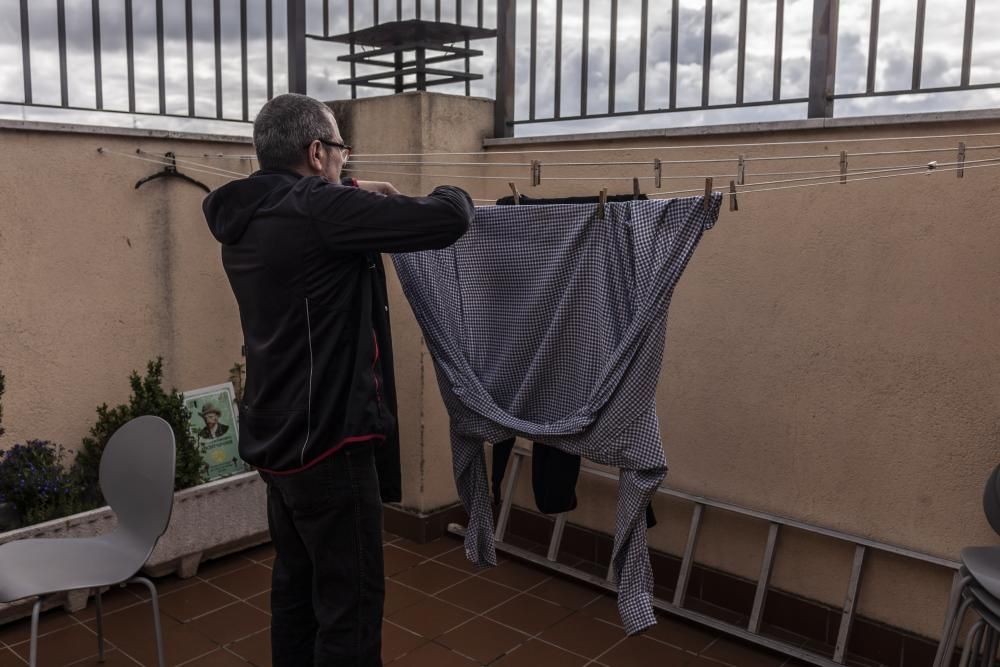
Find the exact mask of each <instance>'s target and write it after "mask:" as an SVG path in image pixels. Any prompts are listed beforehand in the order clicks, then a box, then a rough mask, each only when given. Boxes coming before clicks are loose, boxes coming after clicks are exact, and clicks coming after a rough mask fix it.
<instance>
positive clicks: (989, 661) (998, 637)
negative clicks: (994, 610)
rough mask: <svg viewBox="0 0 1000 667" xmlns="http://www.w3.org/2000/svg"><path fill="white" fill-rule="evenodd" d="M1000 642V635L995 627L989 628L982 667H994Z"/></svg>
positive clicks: (985, 640) (984, 645) (984, 643)
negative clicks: (999, 642)
mask: <svg viewBox="0 0 1000 667" xmlns="http://www.w3.org/2000/svg"><path fill="white" fill-rule="evenodd" d="M998 641H1000V634H998V631H997V629H996V628H995V627H993V626H992V625H991V626H989V628H988V630H987V632H986V638H985V639H984V640H983V663H982V667H993V665H994V663H995V661H996V657H997V643H998Z"/></svg>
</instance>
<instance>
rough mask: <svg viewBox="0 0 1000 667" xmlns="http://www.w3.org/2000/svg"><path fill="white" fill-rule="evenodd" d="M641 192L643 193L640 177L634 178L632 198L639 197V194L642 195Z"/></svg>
mask: <svg viewBox="0 0 1000 667" xmlns="http://www.w3.org/2000/svg"><path fill="white" fill-rule="evenodd" d="M641 194H642V193H641V192H639V179H638V178H633V179H632V199H638V198H639V195H641Z"/></svg>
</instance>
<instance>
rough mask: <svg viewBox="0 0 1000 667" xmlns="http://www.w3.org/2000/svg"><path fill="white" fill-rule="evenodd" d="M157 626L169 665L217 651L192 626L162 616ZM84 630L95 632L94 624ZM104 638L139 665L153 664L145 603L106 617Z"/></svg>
mask: <svg viewBox="0 0 1000 667" xmlns="http://www.w3.org/2000/svg"><path fill="white" fill-rule="evenodd" d="M160 624H161V627H162V628H163V646H164V652H165V653H166V660H167V664H169V665H176V664H178V663H181V662H185V661H187V660H192V659H194V658H197V657H198V656H200V655H204V654H205V653H209V652H211V651H212V650H213V649H215V648H218V645H217V644H216V643H214V642H212V641H211V640H209V639H207V638H206V637H204V636H203V635H201V634H199V633H198V632H196V631H195V630H194V628H192V626H191V625H188V624H181V623H180V622H178V621H176V620H174V619H173V618H171V617H170V616H166V615H161V616H160ZM87 627H89V628H91V629H94V622H93V621H90V622H88V623H87ZM104 636H105V637H107V638H108V640H109V641H111V642H112V643H113V644H114V645H115V646H117V647H118V648H120V649H121V650H123V651H124V652H126V653H128V654H129V655H130V656H131V657H133V658H134V659H136V660H138V661H139V662H141V663H146V664H150V665H152V664H155V663H156V639H155V634H154V632H153V612H152V611H151V610H150V608H149V604H148V603H146V604H141V605H136V606H134V607H129V608H128V609H124V610H122V611H117V612H115V613H113V614H108V615H107V616H105V618H104Z"/></svg>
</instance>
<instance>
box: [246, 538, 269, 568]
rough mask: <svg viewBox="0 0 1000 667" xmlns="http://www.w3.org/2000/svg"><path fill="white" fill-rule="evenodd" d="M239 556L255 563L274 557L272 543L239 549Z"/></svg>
mask: <svg viewBox="0 0 1000 667" xmlns="http://www.w3.org/2000/svg"><path fill="white" fill-rule="evenodd" d="M240 556H242V557H243V558H246V559H248V560H252V561H254V562H256V563H260V562H261V561H265V560H270V559H272V558H274V545H273V544H271V543H270V542H268V543H266V544H261V545H258V546H256V547H251V548H249V549H247V550H246V551H241V552H240Z"/></svg>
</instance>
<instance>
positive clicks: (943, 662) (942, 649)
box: [934, 599, 972, 667]
mask: <svg viewBox="0 0 1000 667" xmlns="http://www.w3.org/2000/svg"><path fill="white" fill-rule="evenodd" d="M971 605H972V600H971V599H966V600H963V601H962V604H961V606H959V608H958V612H956V614H955V618H954V620H952V623H951V628H950V629H949V631H948V635H947V636H946V637H943V638H942V639H941V644H940V645H939V646H938V658H937V659H935V661H934V667H950V666H951V664H952V662H951V661H952V654H953V653H954V652H955V646H956V644H958V633H959V632H960V631H961V628H962V621H963V620H965V614H966V612H968V611H969V607H970V606H971Z"/></svg>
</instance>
